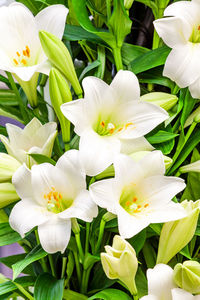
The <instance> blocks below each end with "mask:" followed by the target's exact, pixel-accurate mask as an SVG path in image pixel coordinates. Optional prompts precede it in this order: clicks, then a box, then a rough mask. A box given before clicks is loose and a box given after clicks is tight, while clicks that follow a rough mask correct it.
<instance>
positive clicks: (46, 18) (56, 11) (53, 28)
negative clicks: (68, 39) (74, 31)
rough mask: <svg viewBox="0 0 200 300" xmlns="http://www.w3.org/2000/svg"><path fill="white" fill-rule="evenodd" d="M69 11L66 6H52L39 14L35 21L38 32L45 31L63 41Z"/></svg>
mask: <svg viewBox="0 0 200 300" xmlns="http://www.w3.org/2000/svg"><path fill="white" fill-rule="evenodd" d="M68 11H69V10H68V9H67V8H66V7H65V6H64V5H59V4H58V5H51V6H49V7H46V8H45V9H43V10H42V11H40V12H39V14H37V16H36V17H35V21H36V24H37V28H38V31H40V30H45V31H47V32H50V33H52V34H54V35H56V36H57V37H58V38H60V39H62V36H63V33H64V29H65V22H66V17H67V14H68Z"/></svg>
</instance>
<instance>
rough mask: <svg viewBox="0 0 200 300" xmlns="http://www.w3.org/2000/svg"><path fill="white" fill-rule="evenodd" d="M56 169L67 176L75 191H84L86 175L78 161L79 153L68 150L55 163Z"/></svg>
mask: <svg viewBox="0 0 200 300" xmlns="http://www.w3.org/2000/svg"><path fill="white" fill-rule="evenodd" d="M56 167H58V168H59V169H60V170H62V171H63V173H65V174H68V177H70V178H71V182H73V183H74V186H77V191H80V190H82V189H86V175H85V172H84V170H83V169H82V165H81V161H80V152H79V151H78V150H69V151H67V152H65V153H64V154H63V155H62V156H61V157H60V158H59V160H58V161H57V163H56Z"/></svg>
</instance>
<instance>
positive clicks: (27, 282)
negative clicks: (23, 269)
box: [0, 276, 45, 300]
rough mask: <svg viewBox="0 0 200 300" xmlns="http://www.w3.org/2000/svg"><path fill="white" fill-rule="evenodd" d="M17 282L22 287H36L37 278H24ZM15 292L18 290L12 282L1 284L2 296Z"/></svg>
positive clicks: (18, 279) (0, 292) (0, 293)
mask: <svg viewBox="0 0 200 300" xmlns="http://www.w3.org/2000/svg"><path fill="white" fill-rule="evenodd" d="M15 282H16V283H18V284H20V285H21V286H22V287H27V286H32V285H34V282H35V278H34V277H31V276H23V277H20V278H17V279H16V280H15ZM15 290H17V286H16V285H15V284H14V283H13V282H12V281H7V282H4V283H1V284H0V295H4V294H6V293H9V292H12V291H15ZM44 299H45V298H44ZM44 299H43V300H44Z"/></svg>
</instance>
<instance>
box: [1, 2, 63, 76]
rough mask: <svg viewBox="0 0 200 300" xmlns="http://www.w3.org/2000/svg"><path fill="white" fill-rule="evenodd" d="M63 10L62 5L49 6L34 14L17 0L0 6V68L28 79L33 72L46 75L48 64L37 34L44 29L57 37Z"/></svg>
mask: <svg viewBox="0 0 200 300" xmlns="http://www.w3.org/2000/svg"><path fill="white" fill-rule="evenodd" d="M67 13H68V9H67V8H66V7H65V6H64V5H51V6H49V7H47V8H45V9H43V10H42V11H41V12H39V13H38V14H37V15H36V16H35V17H34V16H33V14H32V13H31V11H30V10H29V9H28V8H27V7H26V6H24V5H23V4H21V3H18V2H14V3H11V4H10V5H9V6H8V7H6V6H2V7H0V20H1V26H0V36H1V43H0V69H2V70H6V71H9V72H11V73H13V74H16V75H17V77H19V78H20V79H21V80H23V81H29V80H30V79H31V78H32V76H33V74H34V73H35V72H41V73H45V74H48V73H49V71H50V64H49V63H48V62H47V57H46V55H45V54H44V52H43V50H42V47H41V44H40V40H39V35H38V33H39V31H40V30H46V31H48V32H51V33H53V34H54V35H56V36H57V37H59V38H60V39H61V38H62V36H63V32H64V27H65V20H66V16H67Z"/></svg>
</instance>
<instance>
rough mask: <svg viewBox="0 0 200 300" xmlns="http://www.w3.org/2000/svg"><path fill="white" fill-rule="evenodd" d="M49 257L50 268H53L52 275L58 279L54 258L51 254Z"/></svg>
mask: <svg viewBox="0 0 200 300" xmlns="http://www.w3.org/2000/svg"><path fill="white" fill-rule="evenodd" d="M48 257H49V263H50V267H51V273H52V275H53V276H54V277H56V272H55V267H54V263H53V256H52V255H51V254H49V255H48Z"/></svg>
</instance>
